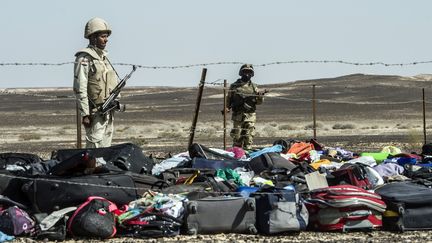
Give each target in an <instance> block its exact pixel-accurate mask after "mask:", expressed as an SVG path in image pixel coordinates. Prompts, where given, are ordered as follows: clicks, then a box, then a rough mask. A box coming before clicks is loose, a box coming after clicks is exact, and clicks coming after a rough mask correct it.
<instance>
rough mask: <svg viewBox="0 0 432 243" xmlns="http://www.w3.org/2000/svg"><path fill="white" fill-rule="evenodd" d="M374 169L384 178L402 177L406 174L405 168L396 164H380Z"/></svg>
mask: <svg viewBox="0 0 432 243" xmlns="http://www.w3.org/2000/svg"><path fill="white" fill-rule="evenodd" d="M372 169H374V170H376V171H377V172H378V174H380V176H382V177H389V176H394V175H402V174H403V172H404V168H403V167H402V166H400V165H398V164H395V163H384V164H379V165H377V166H375V167H372Z"/></svg>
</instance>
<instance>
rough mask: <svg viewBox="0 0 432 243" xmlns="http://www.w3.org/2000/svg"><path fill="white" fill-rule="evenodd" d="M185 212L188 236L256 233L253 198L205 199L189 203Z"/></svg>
mask: <svg viewBox="0 0 432 243" xmlns="http://www.w3.org/2000/svg"><path fill="white" fill-rule="evenodd" d="M186 211H187V215H186V219H185V226H186V233H188V234H193V235H195V234H215V233H252V234H256V233H257V229H256V227H255V222H256V215H255V199H254V198H244V197H207V198H202V199H199V200H193V201H189V202H188V203H187V206H186Z"/></svg>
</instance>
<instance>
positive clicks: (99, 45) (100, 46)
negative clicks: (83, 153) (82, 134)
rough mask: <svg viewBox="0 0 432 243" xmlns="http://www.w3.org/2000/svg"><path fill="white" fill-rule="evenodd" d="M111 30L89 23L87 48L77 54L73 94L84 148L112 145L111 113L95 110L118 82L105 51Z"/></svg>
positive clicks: (95, 20) (99, 21)
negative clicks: (82, 130) (79, 117)
mask: <svg viewBox="0 0 432 243" xmlns="http://www.w3.org/2000/svg"><path fill="white" fill-rule="evenodd" d="M110 35H111V28H110V27H109V26H108V24H107V23H106V22H105V20H103V19H100V18H93V19H91V20H89V21H88V22H87V24H86V26H85V30H84V37H85V38H86V39H88V40H89V45H88V47H87V48H85V49H82V50H80V51H78V52H77V53H76V54H75V56H76V59H75V65H74V92H75V96H76V98H77V102H78V106H79V109H80V113H81V116H82V124H83V125H84V127H85V130H86V147H87V148H99V147H109V146H111V140H112V136H113V131H114V126H113V120H114V117H113V112H110V113H108V114H106V115H102V114H101V113H100V112H99V111H98V109H99V107H100V106H101V105H102V104H103V103H104V101H105V99H106V98H107V97H108V96H109V94H110V92H111V91H112V90H113V89H114V87H115V86H116V85H117V83H118V76H117V74H116V72H115V70H114V68H113V67H112V65H111V63H110V61H109V60H108V58H107V52H106V51H105V47H106V44H107V42H108V37H109V36H110Z"/></svg>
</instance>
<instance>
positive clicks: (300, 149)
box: [288, 142, 314, 156]
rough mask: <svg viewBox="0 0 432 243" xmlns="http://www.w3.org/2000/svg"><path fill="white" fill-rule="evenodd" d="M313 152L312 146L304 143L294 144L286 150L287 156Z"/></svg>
mask: <svg viewBox="0 0 432 243" xmlns="http://www.w3.org/2000/svg"><path fill="white" fill-rule="evenodd" d="M311 150H314V146H313V144H311V143H306V142H295V143H293V144H292V145H291V147H290V148H289V150H288V153H289V154H296V155H297V156H300V155H303V154H305V153H309V151H311Z"/></svg>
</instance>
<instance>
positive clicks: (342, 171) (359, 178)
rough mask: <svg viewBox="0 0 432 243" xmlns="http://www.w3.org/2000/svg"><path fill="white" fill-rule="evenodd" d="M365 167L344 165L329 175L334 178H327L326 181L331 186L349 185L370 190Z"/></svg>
mask: <svg viewBox="0 0 432 243" xmlns="http://www.w3.org/2000/svg"><path fill="white" fill-rule="evenodd" d="M365 167H367V166H366V165H363V164H349V163H346V164H344V165H342V167H340V168H339V169H338V170H336V171H333V172H332V173H331V175H332V176H334V178H329V177H327V180H328V181H329V184H332V185H343V184H349V185H353V186H357V187H361V188H363V189H366V190H368V189H372V188H373V185H372V184H371V182H370V181H369V179H368V174H367V171H366V169H365ZM329 179H330V180H329Z"/></svg>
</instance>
